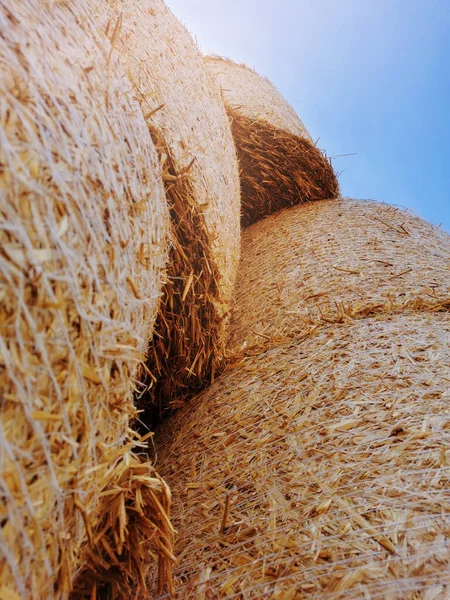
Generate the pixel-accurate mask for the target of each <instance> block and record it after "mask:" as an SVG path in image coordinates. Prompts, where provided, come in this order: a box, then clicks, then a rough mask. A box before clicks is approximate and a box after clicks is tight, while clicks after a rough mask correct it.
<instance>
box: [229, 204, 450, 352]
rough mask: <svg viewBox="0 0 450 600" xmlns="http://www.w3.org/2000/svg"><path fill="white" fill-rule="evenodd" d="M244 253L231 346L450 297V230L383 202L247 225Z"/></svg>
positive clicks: (305, 211) (317, 207)
mask: <svg viewBox="0 0 450 600" xmlns="http://www.w3.org/2000/svg"><path fill="white" fill-rule="evenodd" d="M241 251H242V262H241V265H240V269H239V274H238V279H237V284H236V303H235V310H234V313H233V316H232V320H231V324H230V340H229V348H230V350H231V351H233V352H239V350H240V348H242V347H248V346H253V345H257V346H258V345H261V344H269V345H270V343H271V340H272V341H274V340H277V339H283V337H284V336H286V335H294V336H295V335H297V333H298V332H301V331H302V330H303V329H304V328H305V327H307V326H309V325H310V324H316V325H318V324H323V323H326V322H327V321H330V320H331V321H336V320H338V321H339V320H340V321H345V320H346V319H348V318H351V315H356V314H359V315H362V314H372V313H373V312H377V311H386V310H402V308H403V306H405V305H411V303H412V304H414V305H415V307H416V308H420V307H421V306H422V308H432V307H433V306H435V307H436V308H437V309H438V308H439V305H440V302H441V300H442V299H443V300H446V299H448V297H450V237H449V236H448V235H447V234H445V233H443V232H441V231H439V230H436V228H434V227H433V226H432V225H430V224H429V223H426V222H425V221H422V220H421V219H418V218H417V217H415V216H413V215H412V214H411V213H409V212H405V211H404V210H400V209H396V208H394V207H392V206H388V205H385V204H380V203H376V202H365V201H359V200H349V199H344V200H341V201H332V202H316V203H313V204H305V205H301V206H297V207H294V208H290V209H288V210H285V211H282V212H280V213H279V214H277V215H273V216H272V217H269V218H268V219H266V220H264V221H261V222H260V223H256V224H255V225H253V226H252V227H250V228H249V229H247V230H246V231H245V232H244V234H243V240H242V250H241Z"/></svg>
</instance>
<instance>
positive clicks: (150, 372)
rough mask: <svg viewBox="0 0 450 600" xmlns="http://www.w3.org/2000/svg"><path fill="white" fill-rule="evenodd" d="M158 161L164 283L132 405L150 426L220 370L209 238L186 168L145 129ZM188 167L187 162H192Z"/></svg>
mask: <svg viewBox="0 0 450 600" xmlns="http://www.w3.org/2000/svg"><path fill="white" fill-rule="evenodd" d="M150 133H151V135H152V138H153V141H154V143H155V146H156V148H157V150H158V154H159V157H160V161H161V166H162V170H163V180H164V185H165V190H166V197H167V201H168V204H169V210H170V216H171V238H172V248H171V251H170V256H169V264H168V273H167V281H166V283H165V286H164V291H163V297H162V299H161V305H160V309H159V312H158V316H157V319H156V323H155V327H154V333H153V337H152V340H151V342H150V344H149V349H148V353H147V365H146V369H145V372H144V373H143V374H142V377H141V383H142V386H141V390H143V391H142V392H141V394H139V395H137V396H136V404H137V406H138V408H139V409H140V410H141V411H142V413H141V421H143V422H144V423H145V425H147V426H150V427H155V426H156V425H158V424H159V423H160V421H161V420H162V418H163V417H164V415H166V414H168V413H170V412H172V411H173V410H175V409H176V408H179V407H181V406H182V405H183V404H184V402H185V401H186V400H187V399H188V398H190V397H191V396H192V395H193V394H194V393H195V392H198V391H199V390H201V389H202V388H203V387H205V385H207V384H209V383H211V382H213V381H214V378H215V376H216V375H217V374H218V373H219V372H220V370H221V368H222V366H223V365H222V360H221V357H223V355H224V348H225V342H224V336H223V329H224V324H225V319H226V314H224V309H223V307H224V303H223V301H222V298H221V292H220V278H221V275H220V273H219V269H218V267H217V265H216V262H215V260H214V257H213V254H212V250H211V248H212V244H213V241H214V240H213V239H212V236H211V235H210V233H209V231H208V227H207V225H206V220H205V216H204V214H203V210H202V206H201V205H199V204H198V203H197V202H196V200H195V196H194V192H193V190H192V187H191V184H190V181H189V169H190V166H189V167H187V168H185V169H183V170H181V171H180V172H177V170H176V167H175V162H174V160H173V158H172V156H171V153H170V150H169V149H168V148H167V145H166V144H165V142H164V140H163V138H162V136H161V134H160V133H159V132H158V131H157V130H156V129H154V128H150ZM191 165H192V163H191Z"/></svg>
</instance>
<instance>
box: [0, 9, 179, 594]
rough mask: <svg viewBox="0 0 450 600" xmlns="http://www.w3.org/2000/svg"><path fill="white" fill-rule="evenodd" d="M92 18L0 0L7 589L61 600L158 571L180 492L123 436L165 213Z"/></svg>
mask: <svg viewBox="0 0 450 600" xmlns="http://www.w3.org/2000/svg"><path fill="white" fill-rule="evenodd" d="M89 12H90V9H89V3H88V2H86V3H85V2H84V1H83V0H77V2H75V3H52V5H51V7H50V6H47V5H46V4H45V3H44V5H42V4H41V3H38V2H35V1H32V0H25V1H23V2H19V3H17V2H16V1H15V0H3V1H2V2H1V6H0V47H1V50H0V95H1V102H0V248H1V250H0V381H1V389H2V406H1V416H0V455H1V462H0V590H1V592H0V595H1V597H2V598H18V597H20V598H22V599H28V598H33V599H38V598H54V599H58V598H67V597H68V594H69V592H70V590H71V588H72V585H73V578H74V576H75V574H76V573H78V572H79V571H80V570H83V569H85V570H84V571H83V584H86V583H87V581H88V580H91V581H93V580H95V578H96V577H98V578H100V579H103V577H106V580H107V587H108V586H110V589H111V590H112V596H113V597H117V596H114V592H115V591H117V588H119V589H120V590H121V594H122V595H121V597H123V598H125V597H127V589H128V586H129V584H130V582H132V583H133V585H134V584H135V583H138V584H139V580H142V579H143V577H144V566H145V564H146V563H148V562H149V556H151V555H152V556H154V557H155V561H156V559H157V556H158V555H159V556H160V557H161V562H160V568H161V573H162V574H163V573H164V572H165V569H166V566H167V564H168V559H167V556H168V555H169V554H170V543H171V542H170V539H171V528H170V524H169V523H168V517H167V514H166V513H167V512H168V508H169V501H170V494H169V492H168V488H167V486H166V485H165V484H164V482H163V481H162V480H161V479H160V478H159V476H158V475H157V474H156V472H155V470H154V468H153V467H152V466H151V464H150V463H149V462H147V461H145V462H142V461H141V459H140V458H139V457H138V456H137V455H136V454H134V453H133V452H132V451H133V450H134V449H139V448H140V447H141V446H142V444H139V443H138V442H137V441H136V440H135V438H134V437H133V435H132V433H133V432H132V431H131V430H130V429H129V423H130V419H131V418H133V417H134V415H135V409H134V407H133V390H134V387H135V384H136V381H135V378H136V374H137V370H138V365H139V364H140V363H141V362H142V361H143V360H144V357H145V350H146V346H147V342H148V337H149V335H150V334H151V330H152V324H153V322H154V320H155V316H156V311H157V307H158V303H159V300H160V296H161V287H162V282H161V280H162V271H163V269H164V267H165V262H166V253H167V230H168V211H167V207H166V204H165V197H164V189H163V184H162V178H161V171H160V167H159V163H158V157H157V153H156V150H155V147H154V145H153V142H152V140H151V137H150V135H149V133H148V130H147V127H146V123H145V121H144V119H143V116H142V112H141V109H140V107H139V105H138V104H137V103H136V102H135V101H134V100H133V98H132V89H131V85H130V83H129V82H128V80H127V79H126V77H125V75H124V73H123V71H122V69H119V68H118V64H117V60H116V57H115V56H114V53H111V50H110V47H109V44H105V41H104V40H103V39H97V38H96V37H95V33H94V30H93V28H92V27H90V24H89V23H90V20H89ZM61 48H63V49H64V52H62V51H61ZM130 155H132V160H130ZM149 552H150V553H153V554H150V555H149ZM144 557H145V561H144ZM105 572H107V574H106V576H105ZM95 585H96V584H94V583H93V584H92V589H91V590H88V591H87V593H88V594H89V597H90V598H92V597H95ZM100 587H101V586H100V585H98V589H99V590H100ZM93 590H94V591H93ZM91 594H94V595H91ZM105 597H106V596H105Z"/></svg>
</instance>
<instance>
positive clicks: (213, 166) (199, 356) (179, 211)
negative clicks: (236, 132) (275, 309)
mask: <svg viewBox="0 0 450 600" xmlns="http://www.w3.org/2000/svg"><path fill="white" fill-rule="evenodd" d="M91 7H92V10H93V12H94V14H95V15H96V17H97V19H98V28H99V30H100V31H101V32H102V33H106V34H107V35H108V37H109V38H111V36H113V32H114V30H115V26H116V25H117V23H118V22H120V31H119V33H118V35H117V40H116V48H117V51H118V52H119V53H120V55H121V57H122V59H123V61H124V62H125V64H126V67H127V72H128V76H129V78H130V80H131V81H132V83H133V86H134V90H135V95H136V98H137V99H138V101H139V102H140V104H141V107H142V110H143V113H144V115H145V117H146V120H147V123H148V125H149V127H150V128H151V130H152V132H153V134H154V135H155V136H156V138H157V143H158V145H159V146H160V147H161V148H162V147H164V148H165V149H164V152H162V153H161V157H162V161H163V169H164V170H165V171H166V176H169V175H170V177H172V178H173V179H168V178H167V177H166V192H167V195H168V199H169V202H170V203H171V204H172V230H173V233H174V235H175V236H177V238H175V237H174V240H173V243H174V250H173V252H172V254H171V262H172V264H171V265H170V267H169V282H168V284H167V286H166V289H165V300H164V302H163V304H162V308H161V311H160V314H159V322H160V324H161V326H160V328H159V332H160V333H159V334H156V337H155V339H154V340H153V342H152V344H151V347H150V349H149V364H148V369H149V371H150V375H149V382H151V381H155V380H156V381H155V388H154V389H153V390H150V392H149V395H148V396H146V397H145V398H144V400H145V403H146V405H147V406H149V410H153V409H154V406H155V405H163V406H166V407H167V406H168V405H170V406H173V405H174V404H173V403H174V402H181V401H182V398H183V397H184V396H188V395H189V394H190V393H192V390H195V389H196V388H198V387H199V386H202V385H203V384H204V382H205V381H210V380H211V379H212V378H213V377H214V369H215V366H216V365H217V363H218V362H220V359H221V358H222V356H221V355H222V354H223V347H224V339H225V327H226V323H227V315H228V311H229V303H230V299H231V292H232V288H233V285H234V280H235V276H236V272H237V264H238V259H239V245H240V226H239V211H240V193H239V174H238V165H237V159H236V153H235V150H234V145H233V138H232V135H231V130H230V124H229V122H228V119H227V115H226V113H225V110H224V107H223V103H222V99H221V96H220V93H219V90H218V89H217V87H216V85H215V84H214V82H213V81H212V79H211V77H210V76H209V74H208V72H207V70H206V67H205V65H204V63H203V59H202V56H201V54H200V52H199V50H198V48H197V46H196V45H195V43H194V41H193V40H192V38H191V37H190V35H189V34H188V32H187V31H186V29H185V28H184V27H183V26H182V25H181V24H180V23H179V22H178V20H177V19H176V18H175V17H174V15H173V14H172V13H171V12H170V11H169V9H168V8H167V7H166V6H165V4H164V2H163V1H162V0H140V1H139V2H135V0H94V1H93V2H91ZM161 140H162V142H161ZM165 155H167V159H166V156H165ZM183 204H184V205H185V206H183ZM181 219H184V220H181ZM174 261H177V262H176V264H174ZM180 290H183V292H181V297H179V296H180V293H179V292H180ZM183 296H184V298H183ZM213 305H214V308H213ZM162 332H164V333H162ZM186 334H187V337H186ZM166 382H167V383H166Z"/></svg>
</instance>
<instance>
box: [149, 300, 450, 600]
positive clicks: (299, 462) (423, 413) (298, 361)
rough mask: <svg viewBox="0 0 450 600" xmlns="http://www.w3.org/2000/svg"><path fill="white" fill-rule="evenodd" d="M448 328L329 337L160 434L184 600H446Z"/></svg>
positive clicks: (395, 317) (361, 326)
mask: <svg viewBox="0 0 450 600" xmlns="http://www.w3.org/2000/svg"><path fill="white" fill-rule="evenodd" d="M449 340H450V318H449V315H448V312H445V313H441V314H432V313H420V312H413V311H411V312H408V313H403V314H380V315H377V316H375V317H373V318H362V319H358V320H355V321H353V322H346V323H341V324H337V325H335V324H333V325H330V324H329V325H327V326H325V327H323V328H320V329H318V330H316V331H315V332H311V334H310V335H308V336H306V337H304V338H303V340H300V339H297V340H292V341H291V342H290V343H286V344H282V345H279V346H277V347H272V348H271V349H269V350H267V351H266V352H262V353H260V354H259V355H257V356H254V357H248V358H247V359H246V360H245V364H244V365H241V367H240V368H239V369H235V370H233V371H231V372H229V373H226V374H225V375H223V376H222V377H221V378H219V379H218V380H217V382H216V383H215V384H214V386H212V387H211V388H210V389H209V390H208V391H206V392H204V393H203V394H202V395H201V396H199V397H198V398H196V399H195V404H194V403H193V405H192V407H186V410H182V411H180V413H179V414H177V415H176V416H175V418H173V420H171V421H170V422H169V425H168V427H167V428H166V429H164V431H163V432H161V436H160V438H159V439H158V440H157V441H158V447H159V448H160V456H159V460H160V463H159V464H160V468H161V469H162V472H163V473H164V476H165V477H166V479H167V481H168V483H169V484H170V486H171V489H172V494H173V503H174V507H175V512H174V517H173V523H174V526H175V527H176V529H177V531H178V540H177V543H176V546H175V548H176V554H177V557H178V559H177V566H176V568H175V571H174V574H175V583H176V589H177V590H178V593H177V597H178V598H180V599H181V598H182V599H183V600H184V599H188V598H196V599H197V598H228V599H231V598H239V599H250V598H251V599H253V598H261V599H265V600H268V599H277V600H294V599H296V600H297V599H298V600H300V599H305V598H311V599H312V598H321V599H322V598H323V599H324V600H325V599H326V600H328V599H330V600H331V599H337V598H358V599H360V598H380V599H381V598H383V599H388V600H400V599H409V600H412V599H419V598H421V599H426V598H436V599H438V600H444V599H445V598H448V594H449V591H450V548H449V545H448V539H449V536H450V518H449V510H450V493H449V488H450V481H449V476H450V467H449V456H450V433H449V407H448V404H449V381H450V344H449Z"/></svg>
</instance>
